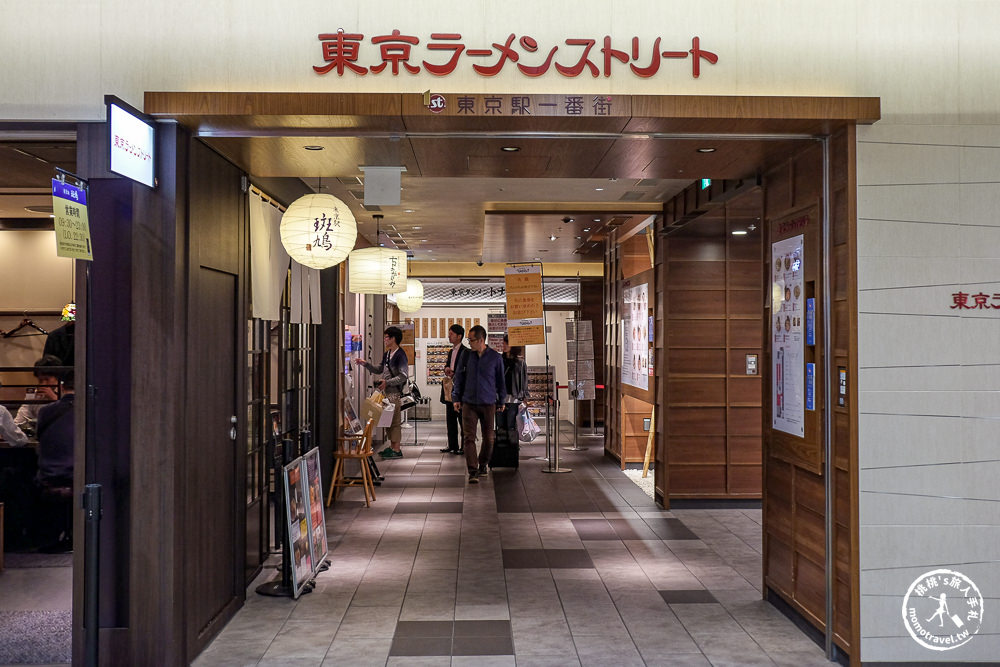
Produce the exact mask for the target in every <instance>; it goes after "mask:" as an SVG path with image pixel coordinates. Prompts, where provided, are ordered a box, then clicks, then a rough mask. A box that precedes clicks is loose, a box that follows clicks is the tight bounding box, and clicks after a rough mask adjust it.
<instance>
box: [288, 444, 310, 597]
mask: <svg viewBox="0 0 1000 667" xmlns="http://www.w3.org/2000/svg"><path fill="white" fill-rule="evenodd" d="M284 478H285V515H286V519H287V525H288V548H289V553H290V554H291V556H292V595H293V596H294V597H299V594H300V593H301V592H302V587H303V586H305V585H306V584H307V583H308V582H309V580H310V579H311V578H312V575H313V560H312V549H311V545H310V539H309V518H308V517H309V513H308V505H307V504H306V489H305V487H306V483H305V480H304V479H303V477H302V459H301V458H298V459H295V460H294V461H292V462H291V463H289V464H288V465H286V466H285V474H284Z"/></svg>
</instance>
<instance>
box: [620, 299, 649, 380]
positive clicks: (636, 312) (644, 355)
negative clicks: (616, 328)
mask: <svg viewBox="0 0 1000 667" xmlns="http://www.w3.org/2000/svg"><path fill="white" fill-rule="evenodd" d="M623 297H624V307H623V308H622V339H621V340H622V383H623V384H627V385H631V386H633V387H638V388H639V389H643V390H648V389H649V343H648V336H649V331H648V327H649V325H648V322H649V315H648V314H649V285H648V284H647V283H643V284H642V285H635V286H634V287H626V288H625V290H624V291H623Z"/></svg>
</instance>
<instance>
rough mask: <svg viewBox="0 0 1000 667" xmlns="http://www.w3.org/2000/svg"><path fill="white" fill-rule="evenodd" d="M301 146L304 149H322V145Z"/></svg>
mask: <svg viewBox="0 0 1000 667" xmlns="http://www.w3.org/2000/svg"><path fill="white" fill-rule="evenodd" d="M302 148H304V149H306V150H307V151H321V150H323V148H324V147H323V146H303V147H302Z"/></svg>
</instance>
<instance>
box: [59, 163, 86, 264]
mask: <svg viewBox="0 0 1000 667" xmlns="http://www.w3.org/2000/svg"><path fill="white" fill-rule="evenodd" d="M52 216H53V225H54V226H55V231H56V254H57V255H59V256H60V257H71V258H73V259H86V260H90V261H92V260H93V259H94V252H93V248H92V247H91V244H90V223H89V221H88V219H87V191H86V190H85V189H84V188H78V187H76V186H74V185H70V184H69V183H64V182H62V181H60V180H58V179H55V178H54V179H52Z"/></svg>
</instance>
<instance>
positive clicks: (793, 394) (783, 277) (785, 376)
mask: <svg viewBox="0 0 1000 667" xmlns="http://www.w3.org/2000/svg"><path fill="white" fill-rule="evenodd" d="M802 241H803V236H802V235H801V234H800V235H798V236H793V237H792V238H790V239H784V240H782V241H777V242H775V243H773V244H771V324H770V331H771V359H772V362H771V363H772V368H771V385H772V386H771V427H772V428H774V429H777V430H779V431H784V432H785V433H789V434H791V435H795V436H798V437H800V438H802V437H805V399H806V397H805V366H804V356H803V344H804V337H803V322H804V320H805V316H806V313H805V293H804V287H803V282H802V276H803V253H802Z"/></svg>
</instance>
